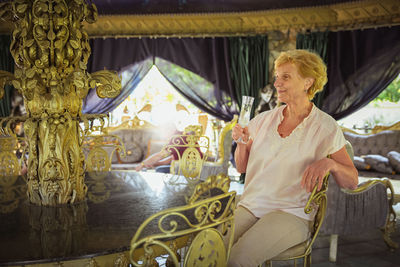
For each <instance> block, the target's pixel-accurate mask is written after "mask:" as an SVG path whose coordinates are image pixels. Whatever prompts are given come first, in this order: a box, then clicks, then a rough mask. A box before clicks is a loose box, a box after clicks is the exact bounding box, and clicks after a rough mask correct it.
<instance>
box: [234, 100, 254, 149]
mask: <svg viewBox="0 0 400 267" xmlns="http://www.w3.org/2000/svg"><path fill="white" fill-rule="evenodd" d="M253 102H254V97H252V96H247V95H244V96H242V108H241V110H240V115H239V121H238V123H239V125H240V126H242V127H243V128H244V127H246V126H247V125H249V122H250V114H251V108H252V107H253ZM237 142H241V143H243V144H247V142H245V141H244V140H243V139H242V137H239V139H238V141H237Z"/></svg>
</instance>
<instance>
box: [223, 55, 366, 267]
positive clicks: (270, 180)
mask: <svg viewBox="0 0 400 267" xmlns="http://www.w3.org/2000/svg"><path fill="white" fill-rule="evenodd" d="M326 82H327V74H326V66H325V64H324V62H323V61H322V59H321V58H320V57H319V56H318V55H316V54H314V53H312V52H309V51H306V50H291V51H286V52H283V53H281V54H280V56H279V57H278V58H277V59H276V61H275V82H274V85H275V87H276V89H277V93H278V101H279V102H281V103H284V104H283V105H281V106H279V107H277V108H275V109H273V110H269V111H266V112H263V113H261V114H259V115H257V116H256V117H255V118H253V119H252V120H251V121H250V123H249V126H248V127H245V128H242V127H241V126H240V125H239V124H237V125H236V126H235V127H234V128H233V131H232V137H233V139H234V140H239V138H242V140H245V143H242V142H239V141H238V144H237V148H236V151H235V162H236V168H237V170H238V172H240V173H244V172H246V181H245V184H244V191H243V195H242V196H241V198H240V202H239V203H238V207H237V209H236V213H235V235H234V245H233V247H232V250H231V256H230V260H229V266H252V267H253V266H257V265H259V264H261V263H262V262H264V261H266V260H268V259H271V258H273V257H274V256H276V255H278V254H280V253H281V252H283V251H285V250H286V249H288V248H290V247H292V246H294V245H297V244H299V243H301V242H303V241H305V240H306V239H307V238H308V236H309V229H310V226H311V225H312V221H313V216H312V215H309V214H305V213H304V207H305V206H306V203H307V200H308V197H309V195H310V192H311V191H312V188H313V186H314V185H316V184H318V189H320V188H321V186H322V182H323V177H324V176H325V174H326V173H327V172H330V173H331V174H332V175H333V176H334V177H335V180H336V182H337V183H338V184H339V185H340V186H341V187H344V188H349V189H355V188H356V187H357V184H358V173H357V170H356V168H355V167H354V165H353V163H352V161H351V159H350V157H349V155H348V154H347V152H346V149H345V139H344V136H343V134H342V131H341V129H340V127H339V126H338V124H337V123H336V121H335V120H334V119H333V118H332V117H331V116H329V115H328V114H326V113H324V112H322V111H321V110H319V109H318V108H317V107H316V106H314V104H313V103H312V102H311V99H312V98H313V97H314V95H315V94H316V93H317V92H318V91H321V90H322V88H323V86H324V85H325V83H326ZM328 155H330V157H329V158H328V157H327V156H328Z"/></svg>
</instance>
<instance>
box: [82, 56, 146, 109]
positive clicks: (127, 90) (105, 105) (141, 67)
mask: <svg viewBox="0 0 400 267" xmlns="http://www.w3.org/2000/svg"><path fill="white" fill-rule="evenodd" d="M152 65H153V61H152V60H151V59H145V60H143V61H140V62H137V63H135V64H133V66H132V65H131V66H129V73H128V75H129V76H128V78H127V79H125V81H123V82H122V89H121V93H120V94H119V95H118V96H117V97H115V98H100V97H98V96H97V93H96V90H95V89H91V90H89V93H88V95H87V96H86V98H85V99H84V100H83V107H82V113H90V114H99V113H108V112H110V111H112V110H114V109H115V108H116V107H118V106H119V104H121V103H122V102H123V101H124V100H125V99H126V98H127V97H128V96H129V95H130V94H131V93H132V92H133V90H135V88H136V86H138V84H139V83H140V81H141V80H142V79H143V78H144V76H146V74H147V73H148V72H149V70H150V68H151V66H152Z"/></svg>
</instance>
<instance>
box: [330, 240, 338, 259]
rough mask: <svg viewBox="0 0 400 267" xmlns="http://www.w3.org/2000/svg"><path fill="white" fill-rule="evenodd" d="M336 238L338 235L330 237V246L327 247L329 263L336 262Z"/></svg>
mask: <svg viewBox="0 0 400 267" xmlns="http://www.w3.org/2000/svg"><path fill="white" fill-rule="evenodd" d="M338 237H339V236H338V235H331V236H330V245H329V261H330V262H336V256H337V244H338Z"/></svg>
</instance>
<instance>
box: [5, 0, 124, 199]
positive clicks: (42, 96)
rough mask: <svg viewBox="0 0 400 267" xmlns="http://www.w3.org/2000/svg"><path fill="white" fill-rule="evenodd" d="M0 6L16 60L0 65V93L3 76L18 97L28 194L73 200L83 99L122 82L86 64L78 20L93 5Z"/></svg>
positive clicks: (78, 180) (41, 1)
mask: <svg viewBox="0 0 400 267" xmlns="http://www.w3.org/2000/svg"><path fill="white" fill-rule="evenodd" d="M0 9H1V10H3V11H2V12H0V16H1V17H2V18H3V19H4V18H6V19H12V20H14V24H15V29H14V31H13V40H12V42H11V47H10V50H11V53H12V55H13V57H14V60H15V64H16V66H15V72H14V74H11V73H8V72H5V71H0V98H1V97H2V96H3V94H4V84H5V83H9V84H12V85H14V87H15V88H16V89H17V90H18V91H19V92H20V93H21V94H22V95H23V98H24V103H25V107H26V110H27V117H26V118H25V119H24V120H25V122H24V130H25V137H26V140H27V142H28V153H29V156H28V157H29V158H28V174H27V177H28V178H27V184H28V196H29V200H30V202H31V203H34V204H37V205H48V206H55V205H58V204H66V203H76V202H80V201H82V200H84V199H85V195H86V191H87V187H86V185H85V183H84V155H83V153H82V142H83V138H84V136H85V133H87V131H88V129H87V128H84V129H81V127H80V122H81V121H87V118H86V117H85V116H82V100H83V98H84V97H85V96H86V95H87V93H88V90H89V89H90V88H94V87H96V90H97V94H98V96H99V97H115V96H117V95H118V94H119V92H120V90H121V81H120V78H119V77H118V76H117V74H116V73H115V72H110V71H105V70H103V71H99V72H96V73H93V74H89V73H88V72H87V71H86V65H87V61H88V58H89V55H90V46H89V41H88V35H87V33H86V32H85V31H84V30H83V27H82V23H83V21H86V22H88V23H93V22H94V21H95V20H96V18H97V9H96V7H95V6H94V4H87V3H86V1H84V0H16V1H14V2H9V3H2V4H0ZM92 117H93V116H92ZM7 119H8V120H9V121H11V120H13V119H12V118H6V119H3V121H7ZM5 124H6V125H7V127H9V125H11V124H10V123H5ZM0 127H3V125H0ZM3 132H10V129H7V130H6V131H4V130H3Z"/></svg>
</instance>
